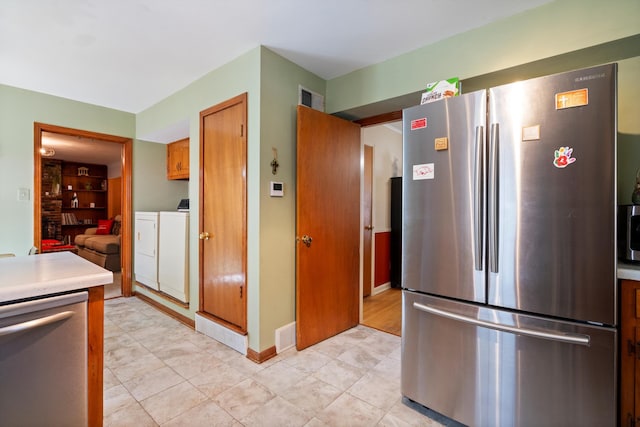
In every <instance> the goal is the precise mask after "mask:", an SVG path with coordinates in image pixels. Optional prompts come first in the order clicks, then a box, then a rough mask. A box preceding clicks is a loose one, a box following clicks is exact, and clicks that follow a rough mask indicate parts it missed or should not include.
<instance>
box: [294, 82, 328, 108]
mask: <svg viewBox="0 0 640 427" xmlns="http://www.w3.org/2000/svg"><path fill="white" fill-rule="evenodd" d="M298 104H300V105H306V106H307V107H311V108H313V109H314V110H318V111H322V112H324V96H322V95H320V94H319V93H316V92H314V91H312V90H309V89H307V88H304V87H302V86H298Z"/></svg>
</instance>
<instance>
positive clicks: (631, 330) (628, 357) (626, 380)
mask: <svg viewBox="0 0 640 427" xmlns="http://www.w3.org/2000/svg"><path fill="white" fill-rule="evenodd" d="M639 343H640V282H636V281H631V280H623V281H622V283H621V295H620V425H622V426H625V427H628V426H634V425H635V426H638V425H640V348H639V345H638V344H639Z"/></svg>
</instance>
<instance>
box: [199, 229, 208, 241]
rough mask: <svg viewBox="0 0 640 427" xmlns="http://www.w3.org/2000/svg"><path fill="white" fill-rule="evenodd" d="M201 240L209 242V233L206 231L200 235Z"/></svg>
mask: <svg viewBox="0 0 640 427" xmlns="http://www.w3.org/2000/svg"><path fill="white" fill-rule="evenodd" d="M200 240H209V233H207V232H206V231H203V232H202V233H200Z"/></svg>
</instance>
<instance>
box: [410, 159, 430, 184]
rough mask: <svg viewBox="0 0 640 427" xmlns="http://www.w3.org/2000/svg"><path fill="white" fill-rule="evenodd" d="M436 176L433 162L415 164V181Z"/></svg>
mask: <svg viewBox="0 0 640 427" xmlns="http://www.w3.org/2000/svg"><path fill="white" fill-rule="evenodd" d="M434 176H435V175H434V170H433V163H426V164H424V165H413V180H414V181H419V180H421V179H433V178H434Z"/></svg>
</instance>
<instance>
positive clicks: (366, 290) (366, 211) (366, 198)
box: [362, 145, 373, 297]
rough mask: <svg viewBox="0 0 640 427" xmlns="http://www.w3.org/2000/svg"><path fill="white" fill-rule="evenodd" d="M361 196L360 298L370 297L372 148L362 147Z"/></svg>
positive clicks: (371, 261) (371, 263)
mask: <svg viewBox="0 0 640 427" xmlns="http://www.w3.org/2000/svg"><path fill="white" fill-rule="evenodd" d="M363 187H364V188H363V194H362V222H363V223H364V230H363V232H362V296H363V297H368V296H369V295H371V289H372V282H373V280H372V274H371V268H372V265H373V260H372V255H373V250H372V247H373V243H372V242H373V147H371V146H370V145H365V146H364V182H363Z"/></svg>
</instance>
